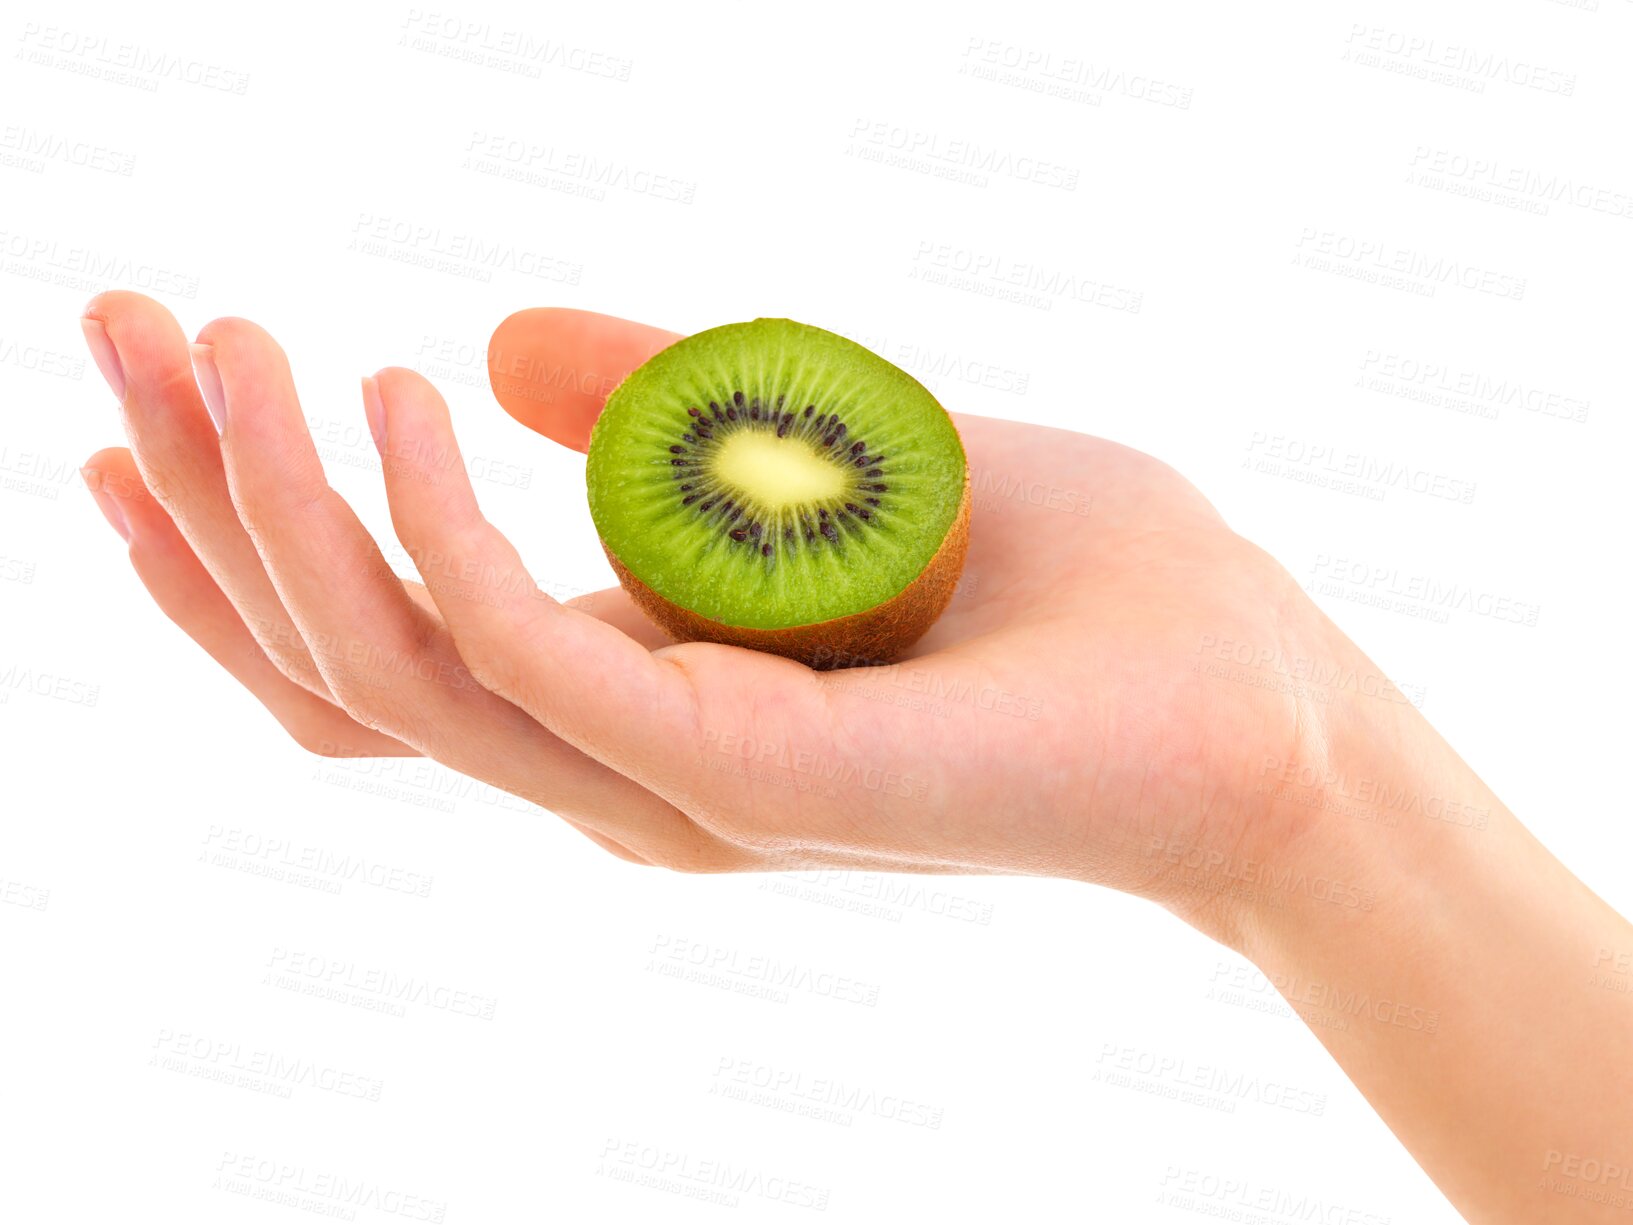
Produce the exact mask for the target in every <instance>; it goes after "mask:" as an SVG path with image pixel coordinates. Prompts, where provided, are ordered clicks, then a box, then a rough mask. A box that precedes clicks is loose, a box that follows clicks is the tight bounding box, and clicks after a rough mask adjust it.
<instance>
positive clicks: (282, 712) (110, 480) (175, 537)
mask: <svg viewBox="0 0 1633 1225" xmlns="http://www.w3.org/2000/svg"><path fill="white" fill-rule="evenodd" d="M81 475H82V476H83V477H84V478H85V484H86V487H87V488H89V489H90V491H91V496H92V497H93V498H95V499H96V503H97V505H98V506H99V507H101V509H102V513H103V515H104V516H105V517H106V518H107V520H108V522H109V523H110V524H111V525H112V526H113V528H114V530H115V531H117V532H118V533H119V534H120V535H121V536H122V537H123V538H124V539H125V540H126V542H127V543H128V544H129V546H130V560H131V565H133V566H134V567H135V569H136V573H137V575H138V576H139V577H140V578H141V580H142V584H143V585H144V586H145V587H146V588H147V589H148V591H149V592H150V593H151V594H152V596H153V599H154V602H155V603H157V604H158V606H159V608H160V609H161V610H162V611H163V612H164V614H165V616H167V617H169V618H170V619H171V620H172V621H174V622H175V623H176V624H177V625H178V626H180V627H181V629H182V630H183V631H184V632H185V633H186V634H187V636H188V637H189V638H191V639H192V640H193V641H194V642H196V643H198V644H199V646H201V647H203V648H204V649H205V650H206V651H207V652H209V654H210V657H211V658H212V659H214V660H215V661H216V662H217V663H219V664H220V665H221V666H222V667H223V668H225V669H226V670H227V671H228V672H229V673H231V674H232V676H233V677H234V678H235V679H236V680H237V681H238V682H239V683H240V684H241V685H243V686H244V688H246V689H248V690H249V691H250V693H252V694H254V695H255V697H256V698H257V699H258V700H259V701H260V703H261V704H262V705H263V706H265V707H266V708H267V710H269V711H271V712H272V717H273V718H275V719H277V720H278V722H279V723H281V724H282V725H283V727H284V729H285V730H286V731H287V732H288V733H289V734H290V735H291V736H292V737H294V739H295V741H296V743H297V744H299V745H301V747H303V748H305V749H308V750H310V751H311V752H314V753H321V754H323V755H324V756H326V757H403V756H413V755H414V751H413V750H412V749H410V748H409V747H408V746H407V745H404V744H402V743H400V742H398V741H396V740H393V739H392V738H391V737H389V736H385V735H382V734H381V733H379V732H377V731H374V730H373V729H371V728H367V727H363V726H362V725H361V724H359V723H357V722H355V721H354V720H352V719H350V718H348V717H347V715H346V714H345V713H344V712H343V711H341V710H340V709H339V708H338V707H336V706H335V705H334V704H333V703H332V702H329V701H326V700H325V699H323V698H320V697H318V696H317V695H316V694H314V693H311V692H310V691H308V690H306V689H303V688H302V687H301V686H299V685H297V684H295V682H293V681H291V680H290V679H289V678H288V677H286V676H285V675H284V674H283V673H282V672H280V671H279V670H278V669H277V668H276V667H275V666H274V665H273V663H272V661H271V660H269V659H268V658H267V656H266V652H265V651H263V650H262V649H261V646H260V644H259V643H258V642H256V641H255V636H254V635H253V634H251V633H250V632H249V629H248V627H247V626H245V624H244V621H243V618H241V617H240V616H239V615H238V610H237V609H236V608H234V607H233V605H232V602H231V601H230V600H228V599H227V597H226V596H225V595H224V594H223V593H222V591H221V588H220V587H218V586H217V585H216V583H215V580H214V579H212V578H211V577H210V574H209V571H207V570H206V569H205V568H204V566H203V565H202V564H201V563H200V562H199V560H198V558H197V556H196V555H195V554H194V553H193V550H192V549H191V548H190V547H189V546H188V544H187V541H186V540H185V539H184V538H183V537H182V534H181V533H180V532H179V531H177V530H176V525H175V524H174V523H173V522H172V521H171V519H170V516H169V515H168V514H166V513H165V511H164V508H163V507H161V506H160V505H159V504H158V502H157V501H156V500H155V499H154V498H153V497H152V495H150V494H149V493H148V491H147V488H146V487H145V486H144V485H143V484H142V478H141V475H140V473H138V472H137V470H136V462H135V460H134V458H133V457H132V456H131V453H130V452H129V451H127V450H125V449H124V448H123V447H110V448H108V449H107V450H104V451H98V452H97V453H96V454H95V455H93V456H91V458H90V459H89V460H88V461H87V462H86V465H85V467H84V468H83V469H81Z"/></svg>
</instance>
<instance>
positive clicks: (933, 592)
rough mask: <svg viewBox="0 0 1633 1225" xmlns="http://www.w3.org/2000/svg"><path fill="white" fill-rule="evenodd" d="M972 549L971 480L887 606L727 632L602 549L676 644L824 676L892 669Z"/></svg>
mask: <svg viewBox="0 0 1633 1225" xmlns="http://www.w3.org/2000/svg"><path fill="white" fill-rule="evenodd" d="M969 544H970V482H969V477H968V475H967V474H966V476H965V478H964V496H963V498H962V499H961V500H960V501H959V503H958V514H956V515H955V516H953V522H952V526H951V527H949V528H948V529H947V534H946V535H945V536H943V537H942V539H941V547H940V548H939V549H937V550H936V555H935V556H934V557H932V558H931V559H930V560H929V562H927V563H926V564H925V567H924V569H923V570H921V571H919V576H918V577H917V578H916V579H914V580H913V581H912V582H911V583H909V584H908V585H907V586H906V587H904V588H902V590H901V591H899V592H897V593H896V594H895V595H893V596H891V597H890V599H888V600H886V601H885V602H884V603H883V604H876V605H874V606H873V607H872V608H869V609H867V610H865V611H864V612H859V613H852V614H851V615H850V616H847V617H835V618H834V619H833V620H831V621H816V622H812V623H811V624H810V625H791V626H789V627H787V628H786V629H776V630H766V629H752V628H749V627H748V626H741V625H726V624H725V623H723V622H720V621H713V620H710V619H709V618H708V617H701V616H699V615H698V614H697V613H695V612H692V611H691V610H689V609H685V608H682V607H680V606H679V605H678V604H671V603H670V602H669V601H668V600H666V599H664V598H663V597H662V596H661V595H659V594H658V593H657V592H655V591H653V590H652V588H650V587H648V586H647V585H646V584H645V583H643V582H641V580H640V579H638V578H636V577H635V576H634V575H633V574H631V573H630V572H629V570H628V569H626V568H625V566H624V563H623V562H621V561H619V560H618V558H617V556H616V555H615V554H614V553H613V551H612V550H611V549H609V548H607V545H606V542H605V541H602V544H601V547H602V549H603V550H605V552H606V554H607V560H608V561H610V562H611V563H612V568H613V571H614V572H615V573H616V574H617V575H618V581H619V582H620V583H622V584H623V587H624V590H625V591H627V592H629V596H630V599H632V600H634V601H635V603H636V606H637V607H639V608H640V610H641V611H642V612H644V613H645V614H646V615H647V616H648V617H649V618H651V619H652V621H653V622H655V623H656V624H657V626H658V628H659V629H661V630H663V632H664V633H666V634H668V635H669V636H670V637H671V638H673V639H674V640H675V641H676V642H722V643H725V644H726V645H728V646H734V647H752V648H753V649H754V650H756V651H767V652H770V653H771V654H773V655H781V656H784V657H785V658H787V659H794V660H798V661H799V662H800V663H802V664H805V665H806V666H807V667H811V668H817V669H822V670H826V669H829V668H848V667H853V666H856V665H860V664H882V663H889V662H890V661H891V660H893V659H895V658H896V657H897V656H898V655H900V654H901V653H902V652H903V651H905V650H906V649H907V648H908V647H910V646H912V645H913V644H914V643H915V642H917V641H918V640H919V639H920V638H922V637H923V636H924V633H925V631H926V630H928V629H929V628H930V626H931V625H932V624H934V622H935V619H936V618H937V617H939V616H941V614H942V611H943V610H944V609H945V608H946V607H947V604H948V602H949V601H950V600H951V599H952V598H953V590H954V589H955V588H956V587H957V586H958V576H959V575H960V574H962V573H963V571H964V556H965V554H966V553H967V552H968V551H969Z"/></svg>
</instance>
